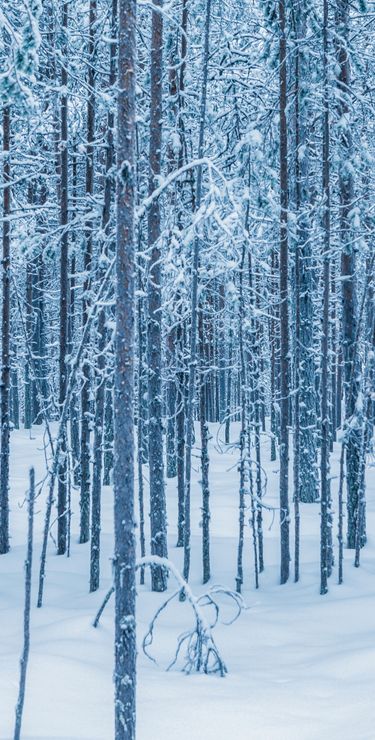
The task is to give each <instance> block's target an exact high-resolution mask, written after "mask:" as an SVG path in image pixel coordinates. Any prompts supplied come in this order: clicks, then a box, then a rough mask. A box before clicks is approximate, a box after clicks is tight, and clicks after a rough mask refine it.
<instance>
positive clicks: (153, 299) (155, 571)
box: [148, 0, 168, 591]
mask: <svg viewBox="0 0 375 740" xmlns="http://www.w3.org/2000/svg"><path fill="white" fill-rule="evenodd" d="M157 4H158V5H160V7H161V4H162V3H161V0H158V3H157ZM162 85H163V16H162V13H161V12H160V11H158V10H153V11H152V36H151V108H150V156H149V165H150V169H149V194H151V193H152V192H153V191H154V190H155V188H156V187H157V184H158V181H157V178H158V177H159V175H160V172H161V149H162V102H163V87H162ZM160 230H161V227H160V204H159V200H158V199H155V200H154V201H153V203H152V205H151V207H150V209H149V211H148V245H149V250H150V254H151V259H150V265H149V278H148V311H149V326H148V372H149V380H148V406H149V443H148V453H149V467H150V518H151V554H152V555H158V556H160V557H167V553H168V550H167V521H166V519H167V514H166V502H165V487H164V459H163V448H164V445H163V401H162V377H161V376H162V346H161V339H162V337H161V334H162V286H161V280H162V270H161V247H160ZM151 579H152V590H153V591H165V589H166V588H167V571H166V570H165V568H162V567H160V566H153V568H152V571H151Z"/></svg>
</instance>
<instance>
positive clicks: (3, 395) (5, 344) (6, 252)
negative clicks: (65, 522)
mask: <svg viewBox="0 0 375 740" xmlns="http://www.w3.org/2000/svg"><path fill="white" fill-rule="evenodd" d="M9 157H10V108H9V106H5V107H4V108H3V182H4V190H3V255H2V257H3V258H2V268H3V269H2V290H3V295H2V317H1V342H2V347H1V387H0V414H1V419H0V423H1V452H0V554H1V555H3V554H4V553H6V552H8V550H9V389H10V356H9V333H10V222H9V216H10V159H9Z"/></svg>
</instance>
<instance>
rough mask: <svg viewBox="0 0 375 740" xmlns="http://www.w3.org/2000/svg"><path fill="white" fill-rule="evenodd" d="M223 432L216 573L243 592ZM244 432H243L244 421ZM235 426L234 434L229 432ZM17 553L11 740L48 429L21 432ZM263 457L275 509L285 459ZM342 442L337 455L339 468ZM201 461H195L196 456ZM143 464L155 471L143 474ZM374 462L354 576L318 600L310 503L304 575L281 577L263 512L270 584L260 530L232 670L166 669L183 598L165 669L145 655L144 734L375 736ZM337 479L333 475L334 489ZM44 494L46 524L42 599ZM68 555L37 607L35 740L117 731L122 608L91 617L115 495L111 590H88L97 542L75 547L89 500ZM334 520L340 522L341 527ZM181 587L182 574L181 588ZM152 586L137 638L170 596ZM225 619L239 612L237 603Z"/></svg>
mask: <svg viewBox="0 0 375 740" xmlns="http://www.w3.org/2000/svg"><path fill="white" fill-rule="evenodd" d="M217 431H218V430H217V427H214V426H213V427H212V433H213V439H212V441H211V466H210V479H211V504H212V521H211V531H212V572H213V577H212V582H213V583H220V584H222V585H225V586H229V587H230V588H234V583H235V581H234V579H235V571H236V551H237V507H238V473H237V471H236V459H237V452H236V451H235V450H233V449H231V450H228V451H226V452H223V451H222V450H219V449H218V446H217V436H216V435H217ZM237 431H238V430H237ZM235 434H236V431H235V430H232V437H233V438H234V437H235ZM11 447H12V459H11V532H12V543H11V544H12V549H11V552H10V553H9V554H8V555H6V556H1V558H0V635H1V637H0V738H1V740H7V739H8V738H12V736H13V735H12V733H13V719H14V705H15V701H16V696H17V688H18V677H19V655H20V650H21V644H22V619H23V577H24V575H23V562H24V557H25V536H26V535H25V533H26V518H27V515H26V507H25V506H22V503H23V500H24V492H25V489H26V487H27V472H28V468H29V466H30V465H31V464H33V465H35V466H36V471H37V476H39V477H42V476H43V474H44V457H43V452H42V447H43V442H42V434H41V430H38V429H37V428H34V429H33V438H32V439H30V438H29V433H28V432H26V431H22V430H20V431H17V432H13V434H12V438H11ZM262 452H263V462H264V466H265V468H266V471H267V475H268V494H267V502H268V503H270V504H272V503H275V504H277V496H276V493H277V480H278V470H277V468H278V464H277V463H270V462H269V446H268V441H267V440H266V439H265V441H264V446H263V451H262ZM337 455H338V449H337V450H335V454H334V460H335V464H334V468H335V467H336V469H337ZM194 464H195V466H197V464H198V458H195V463H194ZM145 472H146V471H145ZM198 481H199V471H198V470H195V472H194V486H193V512H192V526H193V538H192V579H191V583H192V587H193V590H194V591H195V592H196V593H200V592H201V591H202V590H203V587H202V586H201V584H200V572H201V563H200V554H201V543H200V527H199V519H200V487H199V484H198ZM374 488H375V469H374V468H370V469H369V471H368V509H367V510H368V534H369V540H368V545H367V547H366V549H365V551H364V552H363V555H362V564H361V568H360V569H359V570H356V569H354V567H353V565H352V560H353V557H352V553H348V552H346V553H345V572H344V579H345V583H344V584H343V585H341V586H338V585H336V582H337V578H336V572H334V574H333V576H332V578H331V581H330V592H329V594H328V595H327V596H324V597H321V596H320V595H319V523H320V522H319V506H318V505H315V504H314V505H305V506H302V525H301V529H302V551H301V560H302V563H301V581H300V583H299V584H298V585H295V584H294V583H293V582H290V583H289V584H287V585H286V586H279V585H278V575H279V570H278V555H279V552H278V549H279V544H278V517H277V516H276V519H275V522H274V525H273V527H272V529H271V530H270V531H268V529H267V526H268V524H269V523H270V522H271V515H270V514H267V515H266V517H265V518H266V525H267V526H266V527H265V530H266V531H265V564H266V570H265V573H264V574H263V575H262V577H261V584H260V589H259V590H258V591H255V589H254V587H253V575H252V567H253V562H252V550H251V540H250V532H249V530H247V532H246V545H245V551H244V566H245V589H244V597H245V600H246V603H247V605H248V606H249V609H248V610H247V611H246V612H244V613H243V614H242V615H241V616H240V618H239V619H238V621H237V622H235V624H233V625H232V626H224V625H220V626H218V628H217V630H216V632H215V636H216V641H217V644H218V646H219V648H220V650H221V652H222V656H223V658H224V660H225V662H226V664H227V667H228V670H229V674H228V676H227V677H226V678H224V679H222V678H219V677H216V676H201V675H199V676H196V675H191V676H186V675H184V674H182V673H181V672H179V671H178V669H174V670H172V671H170V672H166V671H165V670H164V668H165V666H166V665H167V664H168V661H169V660H170V659H171V658H172V657H173V655H174V650H175V645H176V637H177V635H178V634H179V633H180V632H182V631H183V630H184V629H186V627H187V626H188V625H189V624H190V623H191V614H190V612H189V608H188V606H187V605H186V604H180V603H175V604H173V605H171V607H170V608H169V609H168V610H167V611H166V612H165V613H164V615H163V617H162V619H161V622H160V625H159V627H158V629H157V632H156V639H155V648H154V655H155V657H157V658H158V660H159V665H155V664H153V663H152V662H150V661H149V660H147V658H146V657H145V656H144V655H143V653H142V652H140V653H139V660H138V740H151V738H152V739H153V740H176V739H177V738H178V740H228V739H229V738H235V740H374V739H375V703H374V698H373V697H374V687H375V626H374V625H375V545H374V543H375V539H374V534H375V496H374ZM336 492H337V481H334V483H333V494H334V496H336ZM44 501H45V491H44V492H43V495H42V498H41V499H38V504H37V506H36V510H37V515H36V521H35V528H36V546H35V555H34V598H33V602H34V604H35V601H36V586H37V573H38V566H39V552H40V540H41V528H42V522H43V516H44ZM73 509H74V517H73V538H72V548H71V557H70V558H69V559H68V558H65V557H58V556H56V555H55V554H54V547H53V543H52V542H50V545H49V559H48V565H47V580H46V588H45V605H44V607H43V608H42V609H40V610H37V609H36V608H35V606H34V607H33V611H32V633H31V652H30V662H29V672H28V681H27V692H26V702H25V714H24V724H23V734H22V737H23V739H24V740H42V739H43V740H111V738H112V737H113V688H112V666H113V629H112V623H113V611H112V610H113V604H112V603H110V604H109V606H108V607H107V609H106V611H105V613H104V615H103V617H102V621H101V626H100V627H99V629H97V630H95V629H94V628H93V627H92V619H93V617H94V615H95V613H96V611H97V609H98V607H99V605H100V604H101V602H102V599H103V596H104V594H105V592H106V590H107V588H108V587H109V585H110V580H111V579H110V572H111V568H110V557H111V552H112V537H111V529H112V494H111V490H110V489H109V488H105V489H104V492H103V510H104V511H103V552H102V574H103V577H102V588H101V590H100V591H99V592H97V593H96V594H89V593H88V567H89V547H88V546H87V545H79V544H77V536H76V533H77V527H78V512H79V506H78V497H77V493H75V500H74V502H73ZM176 511H177V502H176V491H175V481H172V482H171V481H170V482H168V518H169V544H170V553H169V555H170V558H171V560H173V562H175V563H176V565H177V566H180V565H181V559H182V557H181V556H182V553H181V551H180V550H178V549H176V548H175V547H174V545H175V541H176V524H175V523H176ZM335 526H336V525H335ZM172 588H173V589H174V588H175V585H174V583H172V582H171V584H170V589H171V590H172ZM162 598H163V597H162V596H160V595H158V594H152V593H150V591H149V585H148V583H147V585H146V586H145V587H141V588H140V589H139V598H138V637H139V640H141V639H142V637H143V635H144V633H145V631H146V629H147V625H148V623H149V620H150V618H151V617H152V615H153V613H154V611H155V609H156V608H157V606H158V605H159V604H160V603H161V601H162ZM226 616H228V610H227V611H226Z"/></svg>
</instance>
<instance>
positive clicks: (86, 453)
mask: <svg viewBox="0 0 375 740" xmlns="http://www.w3.org/2000/svg"><path fill="white" fill-rule="evenodd" d="M95 24H96V0H90V8H89V29H88V32H89V39H88V74H87V84H88V98H87V149H86V198H87V201H88V202H87V206H86V208H87V210H88V211H89V212H90V211H91V210H92V202H91V201H92V197H93V194H94V138H95V71H94V64H95ZM92 247H93V221H92V220H91V219H89V220H87V221H86V224H85V253H84V271H85V272H84V274H85V277H84V281H83V296H82V327H85V325H86V322H87V318H88V308H89V294H88V292H89V289H90V284H91V272H90V271H91V262H92ZM99 321H100V318H99ZM90 386H91V372H90V365H89V362H88V359H87V358H85V360H84V362H83V384H82V390H81V495H80V509H81V518H80V537H79V541H80V542H88V540H89V538H90V430H91V422H90Z"/></svg>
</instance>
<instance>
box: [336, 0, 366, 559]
mask: <svg viewBox="0 0 375 740" xmlns="http://www.w3.org/2000/svg"><path fill="white" fill-rule="evenodd" d="M349 8H350V3H349V0H337V3H336V56H337V63H338V68H339V73H338V79H337V85H338V92H339V96H340V97H339V100H340V103H339V114H340V149H341V152H340V170H339V189H340V239H341V277H342V281H341V285H342V334H343V359H344V383H345V386H344V387H345V417H346V423H347V424H350V420H351V419H352V417H353V415H354V414H355V409H356V401H357V397H358V392H359V387H358V377H357V375H358V355H357V346H356V344H357V343H356V337H357V325H358V324H357V287H356V263H355V249H354V244H353V234H352V228H351V222H350V220H351V211H352V208H353V201H354V177H353V168H352V167H350V166H348V162H349V163H350V162H351V160H352V157H353V141H352V133H351V123H350V103H349V99H348V98H349V96H350V89H351V71H350V59H349V52H348V44H349ZM347 434H348V439H347V442H346V466H347V511H348V526H347V545H348V547H349V548H353V549H354V548H355V540H356V522H357V516H358V510H359V497H360V475H359V471H360V449H361V431H360V429H359V428H358V426H357V425H353V424H350V428H349V427H348V430H347ZM364 529H365V527H364V523H363V533H362V535H361V539H362V542H361V544H362V545H363V544H364V541H365V536H364Z"/></svg>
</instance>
